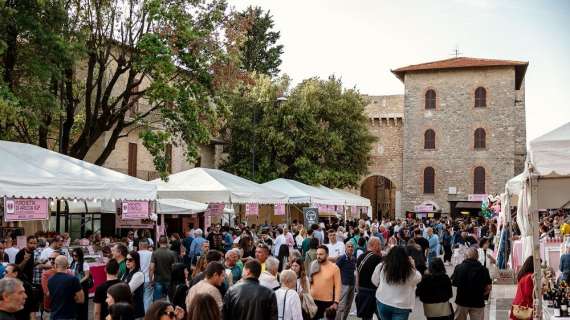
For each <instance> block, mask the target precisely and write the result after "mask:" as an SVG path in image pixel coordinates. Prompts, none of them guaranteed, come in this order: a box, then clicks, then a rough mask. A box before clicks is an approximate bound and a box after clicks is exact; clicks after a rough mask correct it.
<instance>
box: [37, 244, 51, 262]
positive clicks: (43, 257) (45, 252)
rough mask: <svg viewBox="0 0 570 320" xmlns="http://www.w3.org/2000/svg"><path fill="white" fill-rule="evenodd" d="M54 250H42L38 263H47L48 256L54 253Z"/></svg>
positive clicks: (48, 248)
mask: <svg viewBox="0 0 570 320" xmlns="http://www.w3.org/2000/svg"><path fill="white" fill-rule="evenodd" d="M54 251H55V250H54V249H53V248H52V247H46V248H44V249H43V250H42V253H41V254H40V261H47V259H48V258H49V256H50V255H51V254H52V253H53V252H54Z"/></svg>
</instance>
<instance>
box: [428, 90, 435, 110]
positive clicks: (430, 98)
mask: <svg viewBox="0 0 570 320" xmlns="http://www.w3.org/2000/svg"><path fill="white" fill-rule="evenodd" d="M435 100H436V95H435V90H433V89H429V90H428V91H426V110H428V109H435Z"/></svg>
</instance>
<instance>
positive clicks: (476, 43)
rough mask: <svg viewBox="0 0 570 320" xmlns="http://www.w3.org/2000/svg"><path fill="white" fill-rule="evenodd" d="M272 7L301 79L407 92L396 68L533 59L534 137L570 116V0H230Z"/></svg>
mask: <svg viewBox="0 0 570 320" xmlns="http://www.w3.org/2000/svg"><path fill="white" fill-rule="evenodd" d="M228 2H229V5H230V6H232V7H234V8H235V9H237V10H241V9H244V8H247V7H248V6H250V5H253V6H260V7H262V8H263V9H264V10H270V12H271V14H272V15H273V18H274V21H275V30H277V31H280V32H281V39H280V43H281V44H283V45H284V47H285V48H284V51H285V52H284V54H283V56H282V60H283V63H282V65H281V70H282V72H283V73H286V74H288V75H289V76H290V77H292V79H293V81H294V82H299V81H301V80H303V79H306V78H309V77H314V76H318V77H321V78H327V77H328V76H330V75H333V74H334V75H335V76H337V77H340V78H341V79H342V81H343V85H344V86H345V87H346V88H353V87H355V88H357V89H358V90H359V91H360V92H361V93H363V94H369V95H387V94H403V92H404V85H403V84H402V82H400V81H399V80H398V79H397V78H396V77H395V76H394V75H393V74H392V73H391V72H390V70H391V69H396V68H398V67H402V66H407V65H410V64H417V63H422V62H428V61H434V60H442V59H448V58H452V57H453V52H454V51H455V49H456V48H458V49H459V52H460V53H461V56H465V57H478V58H489V59H508V60H521V61H528V62H529V67H528V70H527V72H526V77H525V86H526V121H527V141H530V140H532V139H534V138H536V137H538V136H540V135H542V134H544V133H547V132H549V131H551V130H553V129H555V128H557V127H558V126H560V125H562V124H565V123H567V122H570V1H567V0H558V1H553V0H540V1H530V0H516V1H513V0H438V1H435V0H432V1H426V0H414V1H412V0H397V1H388V0H304V1H300V0H228Z"/></svg>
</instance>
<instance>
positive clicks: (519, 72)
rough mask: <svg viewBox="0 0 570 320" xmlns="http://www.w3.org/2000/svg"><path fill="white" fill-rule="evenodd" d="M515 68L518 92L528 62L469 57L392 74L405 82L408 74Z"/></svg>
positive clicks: (446, 60) (405, 69)
mask: <svg viewBox="0 0 570 320" xmlns="http://www.w3.org/2000/svg"><path fill="white" fill-rule="evenodd" d="M509 66H512V67H515V87H516V89H517V90H519V89H520V87H521V85H522V80H523V79H524V75H525V73H526V69H527V67H528V62H527V61H513V60H497V59H482V58H469V57H456V58H451V59H445V60H438V61H432V62H426V63H420V64H413V65H409V66H406V67H402V68H398V69H395V70H392V73H393V74H394V75H396V77H398V79H400V80H401V81H404V78H405V75H406V73H407V72H420V71H434V70H449V69H461V68H489V67H509Z"/></svg>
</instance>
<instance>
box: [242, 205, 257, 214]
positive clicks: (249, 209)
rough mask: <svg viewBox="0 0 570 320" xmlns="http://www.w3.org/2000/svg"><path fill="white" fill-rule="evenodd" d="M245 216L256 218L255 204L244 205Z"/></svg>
mask: <svg viewBox="0 0 570 320" xmlns="http://www.w3.org/2000/svg"><path fill="white" fill-rule="evenodd" d="M245 215H246V216H258V215H259V206H258V205H257V203H246V204H245Z"/></svg>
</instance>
